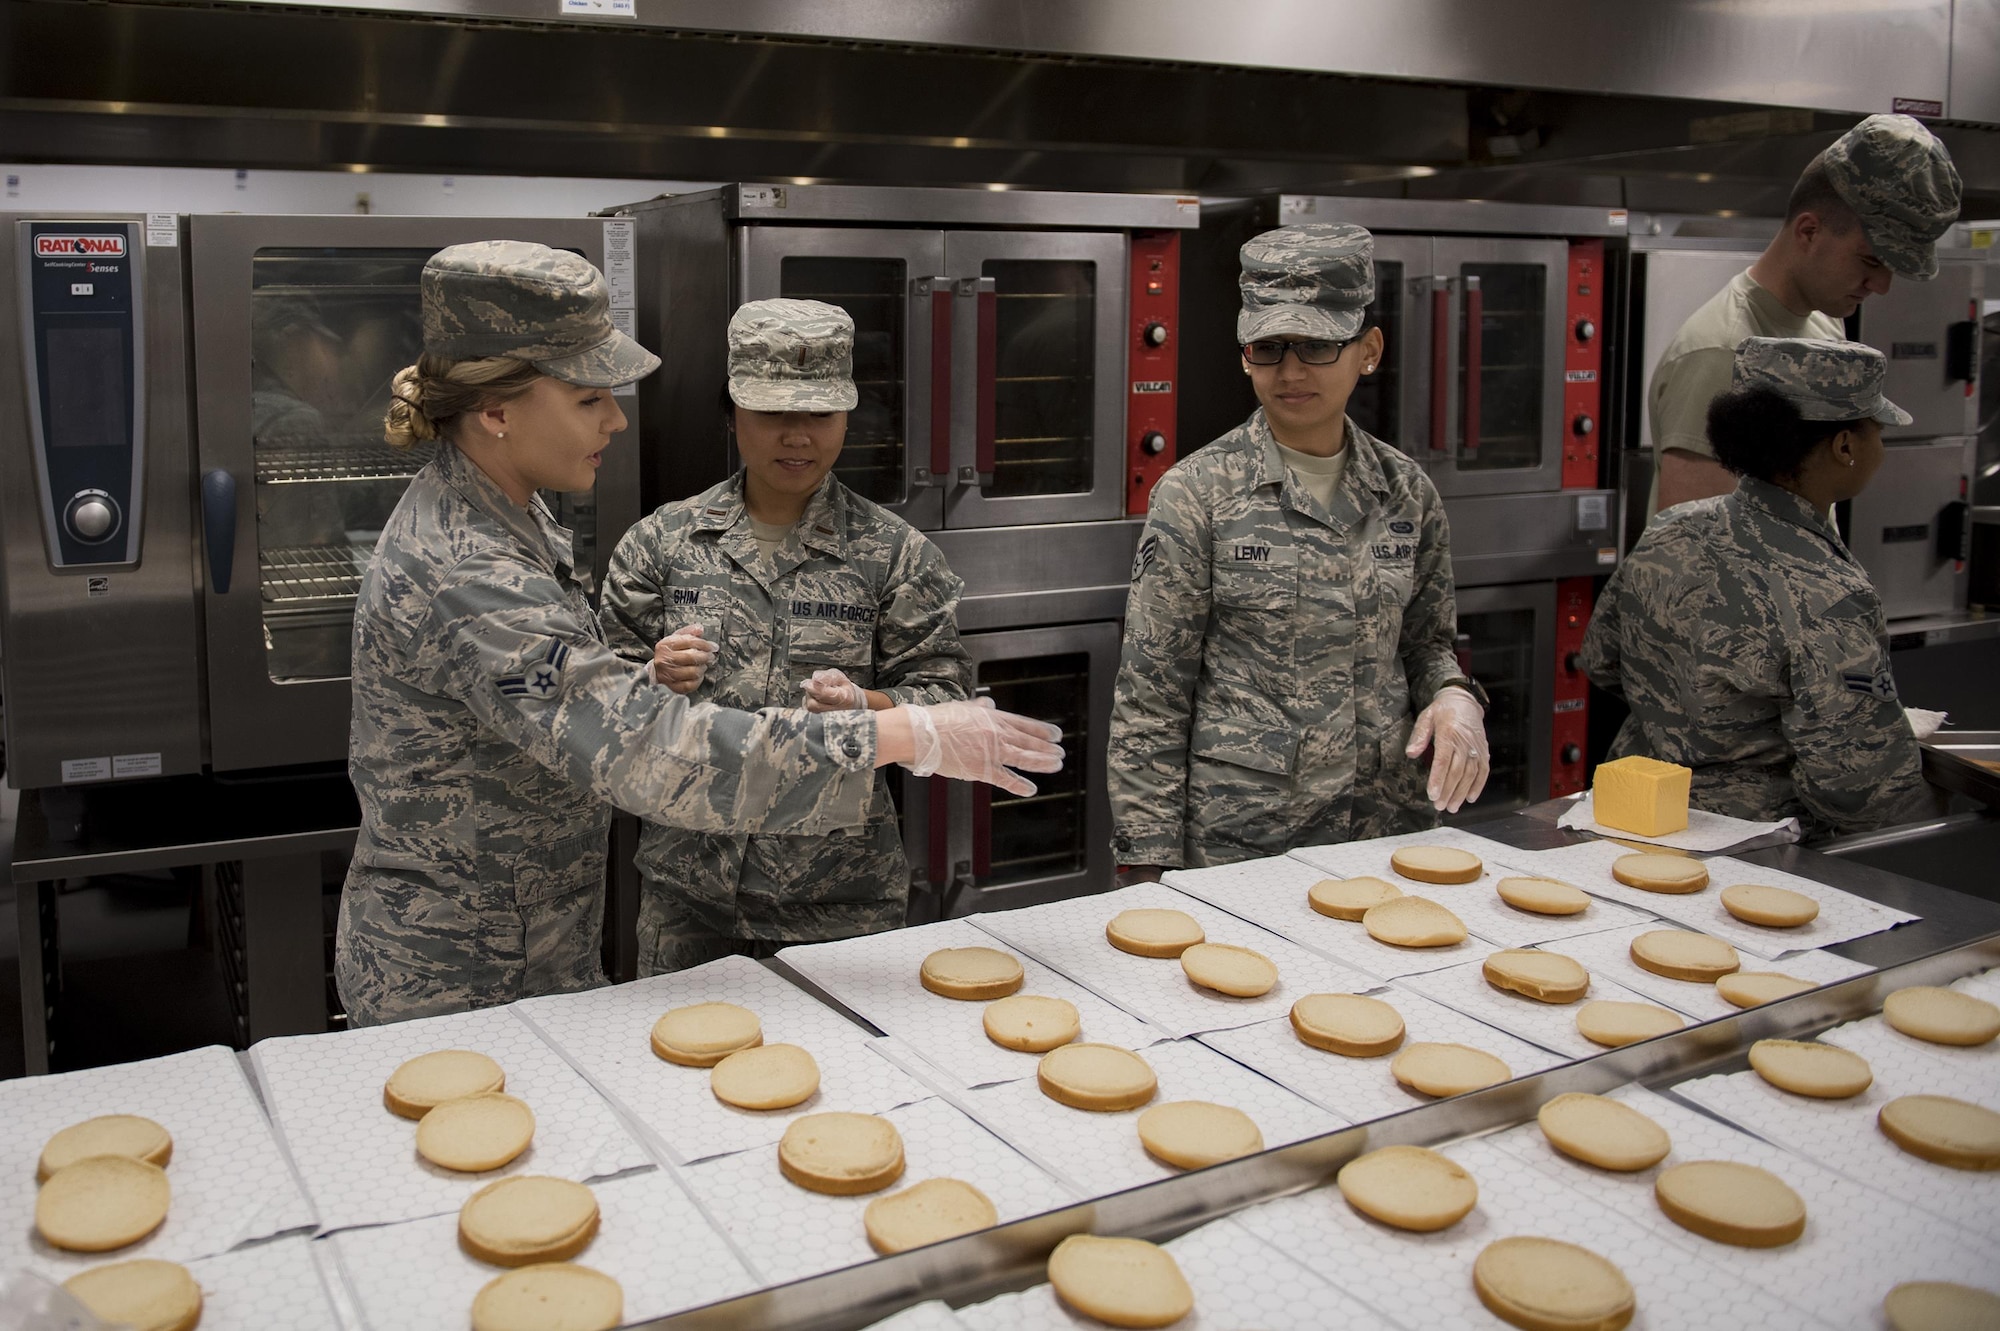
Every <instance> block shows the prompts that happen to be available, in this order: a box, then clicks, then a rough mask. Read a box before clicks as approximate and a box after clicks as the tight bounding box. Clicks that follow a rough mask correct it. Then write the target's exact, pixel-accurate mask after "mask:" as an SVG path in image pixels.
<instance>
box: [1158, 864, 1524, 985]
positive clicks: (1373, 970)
mask: <svg viewBox="0 0 2000 1331" xmlns="http://www.w3.org/2000/svg"><path fill="white" fill-rule="evenodd" d="M1328 876H1329V875H1328V874H1327V872H1326V871H1325V870H1323V869H1316V868H1314V867H1313V866H1312V865H1310V864H1307V863H1306V862H1305V861H1303V860H1297V859H1293V858H1292V857H1291V856H1289V855H1277V856H1273V857H1272V858H1270V859H1265V860H1246V861H1244V862H1243V863H1241V864H1225V865H1222V866H1220V867H1217V868H1213V869H1175V870H1173V871H1172V872H1170V873H1168V874H1167V875H1166V876H1165V877H1163V878H1161V879H1160V881H1161V882H1163V883H1165V884H1166V885H1167V886H1168V887H1171V888H1173V889H1174V890H1175V891H1177V892H1185V893H1187V894H1188V895H1189V896H1191V897H1197V898H1199V899H1201V900H1203V901H1206V902H1208V903H1209V904H1210V905H1211V906H1217V907H1220V908H1221V909H1223V910H1226V911H1228V912H1229V913H1230V914H1231V915H1235V916H1238V917H1239V918H1241V919H1245V920H1248V921H1250V922H1251V923H1252V924H1255V925H1258V926H1260V927H1262V928H1265V929H1269V930H1270V931H1271V932H1272V933H1274V934H1277V935H1278V936H1279V937H1280V938H1288V939H1290V940H1291V941H1292V942H1294V943H1297V944H1298V945H1299V946H1300V947H1303V948H1308V949H1310V950H1311V951H1314V952H1317V953H1319V954H1320V955H1321V956H1323V957H1327V958H1329V959H1331V960H1333V961H1337V962H1339V963H1340V964H1341V965H1343V966H1347V967H1350V968H1352V969H1354V970H1357V971H1359V972H1361V973H1362V974H1364V975H1368V976H1372V977H1373V978H1375V979H1378V980H1393V979H1395V978H1396V977H1397V976H1399V975H1416V974H1419V973H1420V972H1423V971H1434V970H1442V969H1444V968H1445V967H1446V966H1456V965H1457V964H1459V963H1460V962H1462V961H1466V960H1469V959H1471V958H1474V957H1483V956H1485V955H1486V954H1487V953H1488V952H1490V951H1492V950H1493V945H1492V944H1491V943H1490V942H1489V941H1487V940H1485V939H1482V938H1478V937H1472V938H1468V939H1466V940H1465V941H1464V942H1462V943H1454V944H1452V945H1451V946H1450V947H1393V946H1391V945H1390V944H1388V943H1382V942H1377V941H1376V940H1375V939H1374V938H1373V937H1371V936H1370V935H1369V933H1368V930H1366V929H1364V928H1363V927H1362V926H1361V924H1360V922H1359V921H1355V920H1336V919H1333V918H1332V917H1331V916H1327V915H1322V914H1320V913H1319V912H1318V911H1316V910H1314V909H1313V908H1312V906H1311V905H1310V904H1309V903H1308V902H1307V900H1306V893H1307V891H1309V890H1310V889H1311V887H1312V885H1313V884H1314V883H1317V882H1319V881H1321V880H1322V879H1324V878H1326V877H1328ZM1446 890H1450V889H1446ZM1434 899H1435V898H1434ZM1467 927H1468V929H1469V928H1470V926H1469V925H1468V926H1467Z"/></svg>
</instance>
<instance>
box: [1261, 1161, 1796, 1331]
mask: <svg viewBox="0 0 2000 1331" xmlns="http://www.w3.org/2000/svg"><path fill="white" fill-rule="evenodd" d="M1445 1154H1446V1155H1448V1156H1450V1157H1451V1158H1453V1159H1454V1160H1456V1161H1458V1163H1459V1164H1460V1165H1462V1166H1463V1167H1464V1168H1465V1169H1466V1170H1467V1171H1468V1172H1470V1173H1471V1175H1472V1177H1473V1179H1474V1180H1475V1181H1476V1182H1477V1183H1478V1185H1479V1204H1478V1205H1477V1206H1476V1207H1474V1208H1473V1210H1472V1212H1471V1214H1469V1215H1467V1216H1466V1217H1465V1218H1464V1219H1463V1220H1461V1221H1459V1222H1458V1223H1457V1224H1455V1225H1453V1226H1451V1227H1450V1228H1449V1229H1444V1230H1439V1231H1437V1232H1435V1233H1431V1234H1413V1233H1409V1232H1408V1231H1405V1230H1399V1229H1391V1228H1390V1227H1389V1226H1387V1225H1383V1224H1379V1223H1377V1222H1376V1221H1373V1220H1367V1219H1364V1218H1363V1217H1362V1216H1361V1214H1360V1213H1359V1212H1357V1211H1356V1210H1355V1209H1354V1208H1353V1207H1351V1206H1349V1205H1348V1204H1347V1202H1346V1201H1345V1200H1344V1199H1343V1198H1342V1197H1341V1195H1340V1193H1339V1192H1338V1191H1337V1190H1335V1189H1333V1188H1330V1187H1327V1188H1315V1189H1314V1190H1313V1191H1311V1192H1307V1193H1301V1194H1299V1195H1298V1196H1295V1197H1288V1198H1284V1199H1283V1200H1280V1201H1275V1202H1270V1203H1267V1204H1265V1205H1263V1206H1258V1207H1254V1208H1252V1209H1251V1210H1249V1211H1245V1212H1243V1213H1242V1214H1241V1215H1240V1216H1239V1217H1238V1220H1239V1222H1240V1223H1241V1224H1242V1225H1243V1226H1244V1227H1245V1228H1247V1229H1249V1230H1250V1231H1251V1232H1252V1233H1254V1234H1256V1235H1257V1236H1258V1237H1260V1238H1262V1239H1264V1240H1265V1241H1266V1242H1268V1243H1271V1244H1273V1245H1274V1246H1276V1247H1278V1248H1280V1249H1282V1250H1283V1251H1284V1252H1286V1253H1287V1254H1289V1255H1291V1256H1292V1257H1294V1258H1295V1259H1297V1260H1299V1261H1302V1262H1306V1263H1309V1264H1313V1265H1314V1267H1315V1269H1316V1270H1320V1271H1323V1272H1325V1273H1326V1275H1327V1276H1328V1278H1330V1279H1331V1280H1333V1281H1334V1282H1335V1283H1336V1284H1338V1285H1339V1286H1340V1287H1341V1288H1342V1289H1344V1290H1346V1291H1347V1293H1348V1294H1350V1295H1352V1296H1353V1297H1354V1298H1356V1299H1359V1300H1360V1301H1361V1302H1363V1303H1365V1304H1367V1305H1368V1306H1370V1307H1372V1308H1376V1309H1379V1310H1380V1311H1381V1312H1383V1313H1386V1314H1387V1315H1388V1316H1390V1317H1391V1318H1393V1319H1394V1320H1395V1321H1397V1322H1399V1323H1401V1324H1402V1325H1404V1326H1407V1327H1423V1328H1425V1329H1426V1331H1432V1329H1433V1328H1437V1329H1439V1331H1492V1329H1493V1328H1495V1327H1497V1326H1499V1325H1500V1323H1499V1321H1498V1320H1497V1319H1496V1318H1495V1317H1494V1316H1493V1314H1492V1313H1490V1312H1488V1311H1486V1309H1485V1307H1484V1306H1483V1305H1482V1304H1481V1303H1480V1302H1479V1296H1478V1294H1477V1293H1475V1292H1474V1291H1473V1287H1472V1264H1473V1261H1474V1259H1475V1258H1477V1257H1478V1256H1479V1253H1480V1250H1481V1249H1483V1248H1485V1247H1486V1245H1487V1244H1489V1243H1492V1242H1493V1241H1494V1240H1496V1239H1502V1238H1511V1237H1514V1236H1517V1235H1530V1236H1534V1237H1538V1238H1550V1239H1559V1240H1561V1241H1563V1242H1566V1243H1574V1244H1576V1245H1578V1246H1579V1247H1583V1248H1588V1249H1589V1250H1590V1251H1592V1252H1594V1253H1596V1254H1597V1255H1598V1256H1600V1257H1603V1258H1605V1259H1606V1260H1607V1261H1610V1262H1612V1263H1613V1264H1615V1265H1616V1266H1617V1267H1618V1269H1619V1270H1620V1271H1622V1272H1624V1273H1625V1278H1626V1279H1627V1280H1628V1281H1630V1282H1631V1284H1632V1289H1633V1292H1634V1294H1635V1296H1636V1300H1635V1301H1636V1305H1637V1306H1636V1312H1635V1314H1634V1316H1633V1318H1632V1321H1631V1326H1632V1327H1634V1328H1636V1329H1637V1331H1667V1329H1668V1328H1683V1327H1686V1328H1708V1327H1758V1328H1774V1329H1775V1328H1800V1329H1801V1331H1803V1328H1807V1327H1817V1326H1818V1325H1819V1323H1818V1322H1817V1321H1816V1320H1815V1319H1813V1318H1812V1317H1811V1316H1810V1315H1808V1314H1807V1313H1805V1312H1803V1311H1801V1310H1799V1309H1797V1308H1794V1307H1792V1306H1791V1305H1790V1304H1788V1303H1786V1302H1784V1301H1783V1300H1782V1299H1780V1298H1778V1297H1777V1296H1776V1295H1774V1294H1771V1293H1769V1292H1768V1291H1766V1290H1764V1289H1761V1288H1759V1287H1758V1286H1757V1285H1756V1284H1754V1283H1752V1282H1750V1281H1747V1280H1742V1279H1739V1278H1737V1277H1736V1276H1734V1275H1731V1274H1730V1273H1729V1272H1728V1271H1727V1270H1725V1269H1723V1268H1722V1267H1720V1266H1718V1265H1716V1264H1715V1263H1712V1262H1708V1261H1706V1260H1704V1259H1703V1258H1701V1257H1699V1256H1697V1255H1695V1254H1694V1253H1691V1252H1689V1251H1688V1250H1686V1249H1684V1248H1680V1247H1676V1246H1675V1245H1673V1244H1669V1243H1662V1242H1661V1241H1660V1239H1659V1236H1658V1235H1656V1234H1655V1233H1654V1232H1653V1231H1652V1230H1650V1229H1648V1228H1647V1227H1646V1226H1644V1225H1642V1224H1640V1223H1638V1222H1637V1221H1634V1220H1632V1219H1630V1218H1628V1217H1627V1216H1625V1215H1623V1214H1621V1213H1620V1212H1619V1211H1617V1210H1614V1209H1612V1208H1611V1207H1608V1206H1603V1205H1600V1204H1599V1203H1597V1202H1594V1201H1591V1200H1590V1199H1589V1198H1587V1197H1583V1196H1581V1195H1579V1194H1577V1193H1576V1192H1574V1191H1572V1190H1570V1189H1568V1188H1566V1187H1564V1186H1563V1185H1562V1184H1561V1183H1558V1182H1557V1181H1556V1180H1555V1179H1553V1178H1551V1177H1550V1176H1548V1175H1547V1174H1544V1173H1542V1172H1541V1171H1540V1170H1538V1169H1536V1168H1534V1167H1533V1166H1531V1165H1529V1164H1528V1163H1527V1162H1526V1161H1524V1160H1521V1159H1519V1158H1518V1157H1516V1156H1513V1155H1510V1154H1508V1153H1507V1152H1506V1151H1503V1150H1500V1149H1499V1148H1498V1147H1496V1146H1494V1145H1493V1144H1492V1143H1491V1142H1490V1141H1469V1142H1461V1143H1459V1144H1457V1145H1455V1146H1451V1147H1448V1148H1446V1150H1445ZM1336 1254H1337V1256H1335V1255H1336ZM1330 1257H1332V1260H1331V1261H1330V1260H1329V1258H1330Z"/></svg>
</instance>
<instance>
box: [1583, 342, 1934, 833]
mask: <svg viewBox="0 0 2000 1331" xmlns="http://www.w3.org/2000/svg"><path fill="white" fill-rule="evenodd" d="M1887 364H1888V362H1887V361H1886V360H1885V359H1884V357H1883V355H1882V353H1881V352H1879V351H1877V350H1875V349H1874V348H1873V347H1868V346H1863V345H1861V344H1860V343H1858V342H1836V341H1821V340H1815V339H1810V338H1792V337H1752V338H1745V339H1744V340H1743V342H1742V344H1741V345H1740V346H1738V347H1737V349H1736V359H1735V363H1734V367H1733V369H1732V371H1731V380H1730V388H1729V391H1728V392H1726V393H1724V394H1722V396H1720V397H1718V398H1716V399H1715V401H1714V402H1713V403H1711V404H1710V406H1709V411H1708V435H1709V443H1710V444H1711V445H1713V446H1714V449H1715V456H1716V459H1717V460H1718V461H1719V462H1721V463H1722V465H1723V466H1725V467H1727V468H1728V469H1729V470H1730V471H1732V472H1735V473H1736V475H1737V476H1738V477H1740V478H1741V479H1739V480H1738V481H1737V484H1736V489H1735V491H1734V493H1731V494H1727V495H1719V496H1714V497H1711V498H1707V499H1697V500H1692V501H1690V502H1688V503H1685V504H1678V505H1675V506H1674V507H1673V508H1670V509H1667V510H1665V511H1663V512H1662V513H1661V514H1660V515H1659V516H1658V517H1657V518H1655V519H1653V522H1652V524H1651V525H1650V526H1648V527H1647V528H1646V534H1645V536H1644V537H1642V538H1641V539H1640V541H1639V543H1638V545H1637V546H1635V547H1634V548H1633V550H1632V553H1631V554H1630V555H1628V556H1627V557H1626V559H1625V562H1624V563H1623V564H1621V565H1620V566H1619V568H1618V571H1617V572H1616V573H1614V574H1613V575H1612V577H1611V581H1610V582H1609V583H1608V584H1607V585H1606V586H1605V589H1604V594H1603V595H1602V596H1600V597H1599V598H1598V601H1597V610H1596V613H1595V614H1594V615H1593V616H1592V618H1591V621H1590V627H1589V629H1588V630H1587V631H1586V632H1585V634H1584V640H1583V655H1582V666H1583V669H1584V671H1585V672H1586V673H1588V674H1589V676H1590V678H1591V682H1592V683H1594V684H1596V685H1597V686H1598V687H1599V688H1602V689H1606V690H1609V691H1610V692H1611V693H1614V694H1616V695H1618V696H1619V697H1621V698H1623V699H1624V700H1625V702H1626V703H1627V704H1628V705H1629V706H1630V707H1631V709H1632V710H1631V714H1630V715H1629V716H1627V717H1626V719H1625V722H1624V724H1623V725H1622V726H1620V727H1619V730H1618V736H1617V738H1616V739H1615V740H1614V741H1613V742H1612V745H1611V756H1612V757H1614V758H1617V757H1623V756H1625V755H1627V754H1635V753H1636V754H1643V755H1644V756H1646V757H1649V758H1658V759H1660V760H1661V761H1663V762H1670V763H1679V764H1681V765H1682V766H1685V767H1688V768H1691V769H1693V772H1694V779H1693V791H1692V794H1691V797H1690V798H1691V802H1692V803H1693V804H1694V806H1695V807H1696V808H1701V809H1707V810H1709V811H1711V812H1713V813H1725V814H1729V815H1732V816H1734V817H1737V818H1748V819H1753V820H1755V821H1759V822H1768V821H1775V820H1777V819H1780V818H1797V819H1799V821H1800V823H1801V824H1802V826H1803V827H1804V829H1805V831H1806V833H1807V835H1808V836H1809V837H1810V836H1823V835H1830V834H1834V833H1841V832H1860V831H1866V830H1869V829H1872V828H1877V827H1883V826H1886V825H1888V824H1891V823H1896V822H1902V821H1906V820H1909V819H1914V818H1921V817H1925V816H1927V815H1929V814H1930V813H1933V812H1935V810H1936V805H1935V803H1934V802H1933V799H1932V796H1931V794H1930V791H1929V788H1928V787H1927V786H1926V785H1925V783H1924V778H1923V762H1922V756H1921V754H1920V753H1919V752H1918V749H1917V739H1916V735H1915V733H1914V732H1913V731H1912V730H1911V727H1910V722H1909V719H1908V718H1907V717H1906V716H1905V714H1904V711H1903V707H1902V704H1901V702H1900V701H1899V699H1898V696H1897V692H1896V680H1895V676H1894V675H1892V674H1891V673H1890V670H1889V634H1888V626H1887V624H1886V622H1885V621H1884V620H1883V617H1882V603H1881V600H1880V599H1879V598H1878V597H1877V596H1876V595H1875V588H1874V586H1873V584H1871V583H1870V582H1869V580H1868V574H1867V572H1866V571H1865V570H1864V569H1863V568H1862V567H1861V565H1860V564H1859V563H1858V562H1857V561H1856V560H1855V558H1854V556H1853V555H1852V554H1850V553H1849V552H1848V549H1847V545H1846V543H1845V542H1843V541H1842V540H1841V539H1840V533H1839V532H1838V531H1837V530H1836V529H1835V528H1834V525H1833V521H1832V519H1831V518H1830V517H1829V516H1828V514H1829V512H1830V511H1831V509H1832V507H1833V505H1834V504H1836V503H1838V502H1840V501H1841V500H1844V499H1852V498H1853V497H1854V496H1856V495H1858V494H1860V493H1861V491H1862V490H1863V489H1864V488H1866V486H1867V485H1868V481H1869V479H1870V477H1872V476H1873V475H1874V474H1875V469H1876V468H1877V467H1878V466H1880V465H1881V463H1882V458H1883V448H1882V426H1883V425H1885V424H1886V425H1907V424H1909V421H1910V417H1909V415H1908V413H1906V412H1905V411H1903V409H1902V408H1900V407H1898V406H1897V405H1896V404H1895V403H1893V402H1891V401H1889V400H1888V399H1887V398H1885V397H1883V396H1882V376H1883V373H1884V370H1885V368H1886V367H1887Z"/></svg>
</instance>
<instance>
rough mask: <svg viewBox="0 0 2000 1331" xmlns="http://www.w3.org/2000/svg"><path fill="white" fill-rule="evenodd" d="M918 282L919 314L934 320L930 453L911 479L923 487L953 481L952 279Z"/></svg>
mask: <svg viewBox="0 0 2000 1331" xmlns="http://www.w3.org/2000/svg"><path fill="white" fill-rule="evenodd" d="M914 286H915V288H916V294H917V303H916V309H917V318H919V319H922V318H925V317H928V318H929V319H930V322H931V330H930V332H931V385H930V390H931V418H930V431H931V442H930V456H929V457H928V458H927V459H925V465H924V466H922V467H919V468H918V469H917V472H916V475H915V476H914V477H912V478H911V480H910V488H911V489H913V490H921V489H924V488H925V487H927V486H933V485H936V486H948V485H950V484H951V279H950V278H948V277H920V278H917V279H916V280H915V283H914ZM920 326H921V325H920Z"/></svg>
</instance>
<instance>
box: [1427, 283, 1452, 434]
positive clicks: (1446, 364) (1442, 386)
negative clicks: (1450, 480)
mask: <svg viewBox="0 0 2000 1331" xmlns="http://www.w3.org/2000/svg"><path fill="white" fill-rule="evenodd" d="M1450 330H1451V279H1450V278H1448V277H1441V276H1440V277H1433V278H1431V451H1432V452H1433V453H1443V452H1447V451H1449V450H1448V446H1447V443H1446V440H1445V413H1446V411H1447V410H1448V409H1449V408H1448V404H1449V402H1450V400H1451V381H1450V379H1449V378H1448V377H1447V376H1449V375H1450V373H1451V346H1450V343H1449V342H1448V341H1447V338H1448V337H1449V336H1450Z"/></svg>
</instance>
